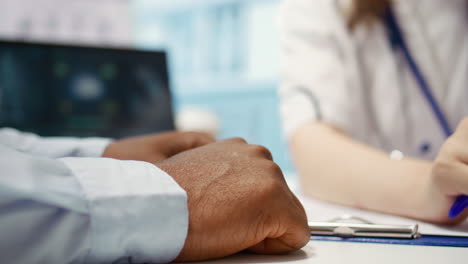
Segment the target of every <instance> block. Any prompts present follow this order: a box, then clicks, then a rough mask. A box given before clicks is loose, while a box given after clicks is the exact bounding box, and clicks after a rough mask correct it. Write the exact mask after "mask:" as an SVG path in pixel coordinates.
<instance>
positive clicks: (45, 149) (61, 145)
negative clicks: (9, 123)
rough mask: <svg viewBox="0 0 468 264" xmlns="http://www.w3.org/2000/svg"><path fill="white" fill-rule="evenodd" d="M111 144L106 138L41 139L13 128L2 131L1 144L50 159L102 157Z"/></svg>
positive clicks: (0, 131)
mask: <svg viewBox="0 0 468 264" xmlns="http://www.w3.org/2000/svg"><path fill="white" fill-rule="evenodd" d="M110 142H111V140H110V139H106V138H84V139H81V138H72V137H39V136H37V135H34V134H31V133H24V132H20V131H17V130H15V129H11V128H2V129H0V144H3V145H5V146H8V147H10V148H13V149H16V150H18V151H20V152H24V153H29V154H31V155H36V156H41V157H49V158H61V157H100V156H102V154H103V152H104V150H105V148H106V147H107V146H108V145H109V143H110Z"/></svg>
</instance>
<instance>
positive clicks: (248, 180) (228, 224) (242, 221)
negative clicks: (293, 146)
mask: <svg viewBox="0 0 468 264" xmlns="http://www.w3.org/2000/svg"><path fill="white" fill-rule="evenodd" d="M156 165H157V166H158V167H159V168H161V169H162V170H164V171H166V172H167V173H168V174H169V175H171V176H172V177H173V178H174V179H175V180H176V181H177V182H178V183H179V184H180V185H181V186H182V188H184V189H185V190H186V191H187V194H188V208H189V222H190V224H189V231H188V236H187V239H186V241H185V246H184V248H183V250H182V252H181V253H180V255H179V256H178V258H177V261H200V260H206V259H212V258H219V257H224V256H227V255H231V254H234V253H237V252H240V251H242V250H245V249H248V250H249V251H252V252H254V253H261V254H283V253H288V252H292V251H295V250H298V249H300V248H302V247H303V246H304V245H305V244H306V243H307V242H308V241H309V240H310V231H309V228H308V224H307V217H306V214H305V212H304V209H303V207H302V205H301V204H300V202H299V201H298V199H297V198H296V197H295V196H294V195H293V194H292V193H291V191H290V190H289V188H288V186H287V184H286V182H285V180H284V178H283V174H282V172H281V169H280V168H279V167H278V165H276V164H275V163H274V162H273V161H272V157H271V154H270V152H269V151H268V150H267V149H266V148H264V147H261V146H255V145H248V144H246V142H245V141H244V140H242V139H230V140H225V141H221V142H219V143H214V144H209V145H207V146H204V147H201V148H197V149H193V150H190V151H187V152H184V153H181V154H179V155H176V156H174V157H172V158H170V159H167V160H164V161H162V162H160V163H157V164H156Z"/></svg>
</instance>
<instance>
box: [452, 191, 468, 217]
mask: <svg viewBox="0 0 468 264" xmlns="http://www.w3.org/2000/svg"><path fill="white" fill-rule="evenodd" d="M466 208H468V196H467V195H462V196H460V197H458V199H457V200H456V201H455V203H454V204H453V206H452V209H450V212H449V217H450V218H452V219H453V218H456V217H457V216H459V215H460V214H461V213H463V211H465V209H466Z"/></svg>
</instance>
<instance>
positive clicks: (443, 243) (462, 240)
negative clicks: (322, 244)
mask: <svg viewBox="0 0 468 264" xmlns="http://www.w3.org/2000/svg"><path fill="white" fill-rule="evenodd" d="M310 240H311V241H314V240H315V241H330V242H355V243H371V244H391V245H411V246H437V247H468V237H446V236H422V237H420V238H415V239H401V238H372V237H370V238H367V237H352V238H343V237H334V236H311V239H310Z"/></svg>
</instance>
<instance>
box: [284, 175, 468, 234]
mask: <svg viewBox="0 0 468 264" xmlns="http://www.w3.org/2000/svg"><path fill="white" fill-rule="evenodd" d="M288 184H289V186H290V188H291V189H292V190H293V192H294V193H296V195H297V196H298V198H299V200H300V201H301V202H302V204H303V205H304V208H305V210H306V213H307V217H308V219H309V221H314V222H327V221H329V220H331V219H334V218H336V217H341V216H343V215H352V216H355V217H360V218H363V219H365V220H367V221H370V222H373V223H376V224H390V225H412V224H419V231H420V232H421V234H424V235H440V236H463V237H468V220H467V221H465V222H464V223H462V224H461V225H458V226H455V227H446V226H437V225H433V224H429V223H425V222H421V221H418V220H414V219H409V218H404V217H398V216H391V215H386V214H381V213H375V212H370V211H365V210H360V209H355V208H349V207H344V206H339V205H334V204H330V203H325V202H321V201H317V200H314V199H311V198H308V197H306V196H305V195H303V194H302V191H301V189H300V187H299V185H298V182H297V180H296V177H288Z"/></svg>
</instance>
